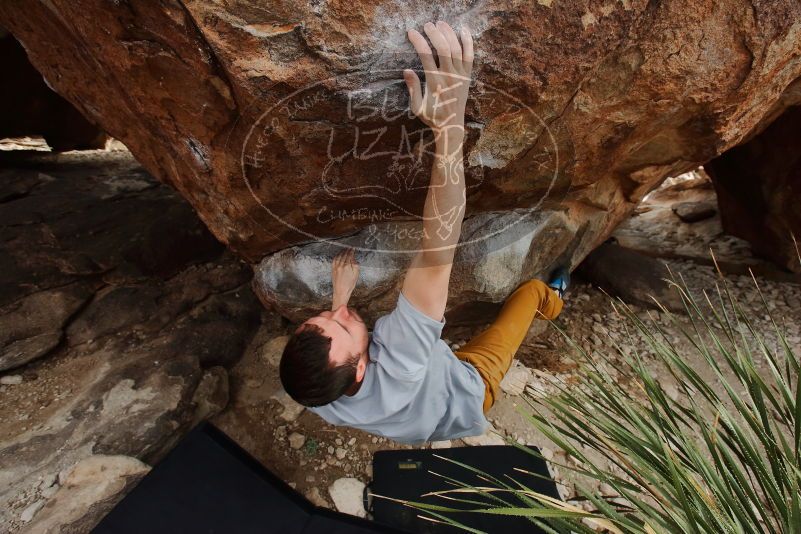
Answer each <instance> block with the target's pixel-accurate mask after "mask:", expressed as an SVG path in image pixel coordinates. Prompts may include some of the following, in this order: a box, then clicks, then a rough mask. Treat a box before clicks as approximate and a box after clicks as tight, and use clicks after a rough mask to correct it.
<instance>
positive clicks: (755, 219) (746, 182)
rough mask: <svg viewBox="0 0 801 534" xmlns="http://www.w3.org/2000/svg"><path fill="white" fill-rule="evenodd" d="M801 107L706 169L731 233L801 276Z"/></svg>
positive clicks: (789, 110)
mask: <svg viewBox="0 0 801 534" xmlns="http://www.w3.org/2000/svg"><path fill="white" fill-rule="evenodd" d="M800 134H801V106H794V107H791V108H789V109H788V110H787V111H785V112H784V113H783V114H782V115H781V116H780V117H779V118H778V119H776V121H775V122H773V123H772V124H771V125H770V126H768V127H767V128H766V129H765V130H764V131H763V132H761V133H760V134H759V135H757V136H755V137H754V138H753V139H751V140H750V141H748V142H747V143H745V144H742V145H740V146H737V147H735V148H732V149H731V150H729V151H728V152H726V153H725V154H723V155H722V156H720V157H718V158H716V159H714V160H712V161H711V162H709V163H708V164H706V165H705V166H704V168H705V169H706V170H707V172H708V173H709V175H710V176H711V177H712V182H713V183H714V184H715V190H716V191H717V194H718V204H719V206H720V211H721V213H720V216H721V220H722V222H723V228H724V230H726V232H728V233H730V234H733V235H736V236H737V237H740V238H742V239H745V240H746V241H748V242H749V243H751V247H752V249H753V250H754V253H755V254H758V255H760V256H763V257H766V258H769V259H771V260H773V261H775V262H776V263H778V264H780V265H783V266H785V267H787V268H788V269H791V270H792V271H795V272H801V264H799V260H798V253H797V252H796V248H795V245H794V244H793V239H792V236H793V235H795V236H796V238H797V239H798V238H800V237H801V210H799V209H798V199H799V198H801V150H799V148H800V146H801V137H799V135H800Z"/></svg>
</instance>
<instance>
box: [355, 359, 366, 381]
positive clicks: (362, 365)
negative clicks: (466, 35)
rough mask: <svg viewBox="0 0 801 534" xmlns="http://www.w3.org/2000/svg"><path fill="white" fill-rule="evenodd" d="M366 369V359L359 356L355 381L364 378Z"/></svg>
mask: <svg viewBox="0 0 801 534" xmlns="http://www.w3.org/2000/svg"><path fill="white" fill-rule="evenodd" d="M366 370H367V359H366V358H359V363H357V364H356V382H361V381H362V378H364V372H365V371H366Z"/></svg>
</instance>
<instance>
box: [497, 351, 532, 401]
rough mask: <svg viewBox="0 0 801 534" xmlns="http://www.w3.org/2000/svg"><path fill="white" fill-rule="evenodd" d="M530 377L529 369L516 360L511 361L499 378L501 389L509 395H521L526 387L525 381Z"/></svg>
mask: <svg viewBox="0 0 801 534" xmlns="http://www.w3.org/2000/svg"><path fill="white" fill-rule="evenodd" d="M530 378H531V370H530V369H529V368H528V367H526V366H525V365H523V364H522V363H520V362H519V361H517V360H514V361H512V366H511V367H510V368H509V370H508V371H507V372H506V375H505V376H504V377H503V380H501V389H502V390H503V391H504V392H506V393H508V394H509V395H514V396H517V395H521V394H522V393H523V391H524V390H525V389H526V383H527V382H528V381H529V379H530Z"/></svg>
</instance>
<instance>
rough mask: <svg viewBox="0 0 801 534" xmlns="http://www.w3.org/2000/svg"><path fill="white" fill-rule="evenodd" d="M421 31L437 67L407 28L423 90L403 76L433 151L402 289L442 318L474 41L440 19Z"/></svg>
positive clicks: (456, 231)
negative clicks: (418, 234) (419, 227)
mask: <svg viewBox="0 0 801 534" xmlns="http://www.w3.org/2000/svg"><path fill="white" fill-rule="evenodd" d="M425 32H426V35H428V38H429V39H431V43H432V44H433V45H434V48H436V49H437V56H438V58H439V68H438V67H437V66H436V64H435V63H434V57H433V56H432V54H431V48H430V47H429V46H428V43H426V40H425V38H424V37H423V36H422V35H420V33H418V32H417V31H415V30H410V31H409V40H410V41H411V42H412V44H413V45H414V48H415V50H417V53H418V54H419V56H420V60H421V61H422V63H423V68H424V69H425V73H426V90H425V94H424V95H423V94H421V92H420V79H419V78H418V77H417V75H416V74H415V73H414V72H413V71H411V70H406V71H404V78H405V80H406V85H407V87H408V88H409V97H410V105H411V108H412V111H413V112H414V114H415V115H417V116H418V117H419V118H420V119H421V120H422V121H423V122H424V123H426V124H427V125H428V126H430V127H431V129H432V130H434V138H435V141H436V143H435V144H436V151H435V153H434V162H433V168H432V170H431V182H430V183H429V186H428V194H427V195H426V202H425V206H423V238H422V241H421V243H420V245H421V246H420V250H419V251H418V252H417V254H416V255H415V257H414V258H413V259H412V262H411V265H410V266H409V270H408V271H407V272H406V277H405V278H404V281H403V287H402V288H401V292H402V293H403V295H404V296H405V297H406V298H407V299H408V300H409V302H410V303H411V304H412V305H413V306H414V307H415V308H417V309H418V310H419V311H421V312H423V313H424V314H426V315H428V316H429V317H431V318H432V319H434V320H436V321H441V320H442V318H443V314H444V312H445V306H446V304H447V301H448V284H449V282H450V276H451V269H452V268H453V258H454V254H455V252H456V245H457V243H458V241H459V237H460V235H461V231H462V220H463V219H464V213H465V208H466V198H465V183H464V153H463V148H462V144H463V142H464V138H465V135H464V108H465V104H466V102H467V92H468V90H469V88H470V74H471V72H472V70H473V40H472V38H471V37H470V32H469V30H468V29H467V28H462V31H461V34H462V44H461V46H460V45H459V40H458V39H457V38H456V34H455V33H454V31H453V30H452V29H451V27H450V26H448V25H447V24H445V23H444V22H438V23H437V25H436V26H435V25H434V24H431V23H428V24H426V25H425Z"/></svg>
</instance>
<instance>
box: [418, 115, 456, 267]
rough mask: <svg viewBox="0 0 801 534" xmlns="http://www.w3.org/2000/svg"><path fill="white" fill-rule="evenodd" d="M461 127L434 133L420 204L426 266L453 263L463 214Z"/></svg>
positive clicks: (422, 254) (423, 255) (423, 253)
mask: <svg viewBox="0 0 801 534" xmlns="http://www.w3.org/2000/svg"><path fill="white" fill-rule="evenodd" d="M463 142H464V129H463V128H462V127H461V126H453V127H451V128H448V129H446V130H444V131H442V132H441V133H439V134H438V136H437V140H436V153H435V156H434V165H433V167H432V170H431V183H430V185H429V187H428V194H427V195H426V203H425V206H424V207H423V243H422V253H421V256H422V259H423V260H424V262H425V264H427V265H432V266H434V265H445V264H450V263H453V256H454V253H455V251H456V244H457V243H458V242H459V237H460V235H461V233H462V220H463V219H464V213H465V206H466V200H465V180H464V152H463V147H462V145H463Z"/></svg>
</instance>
